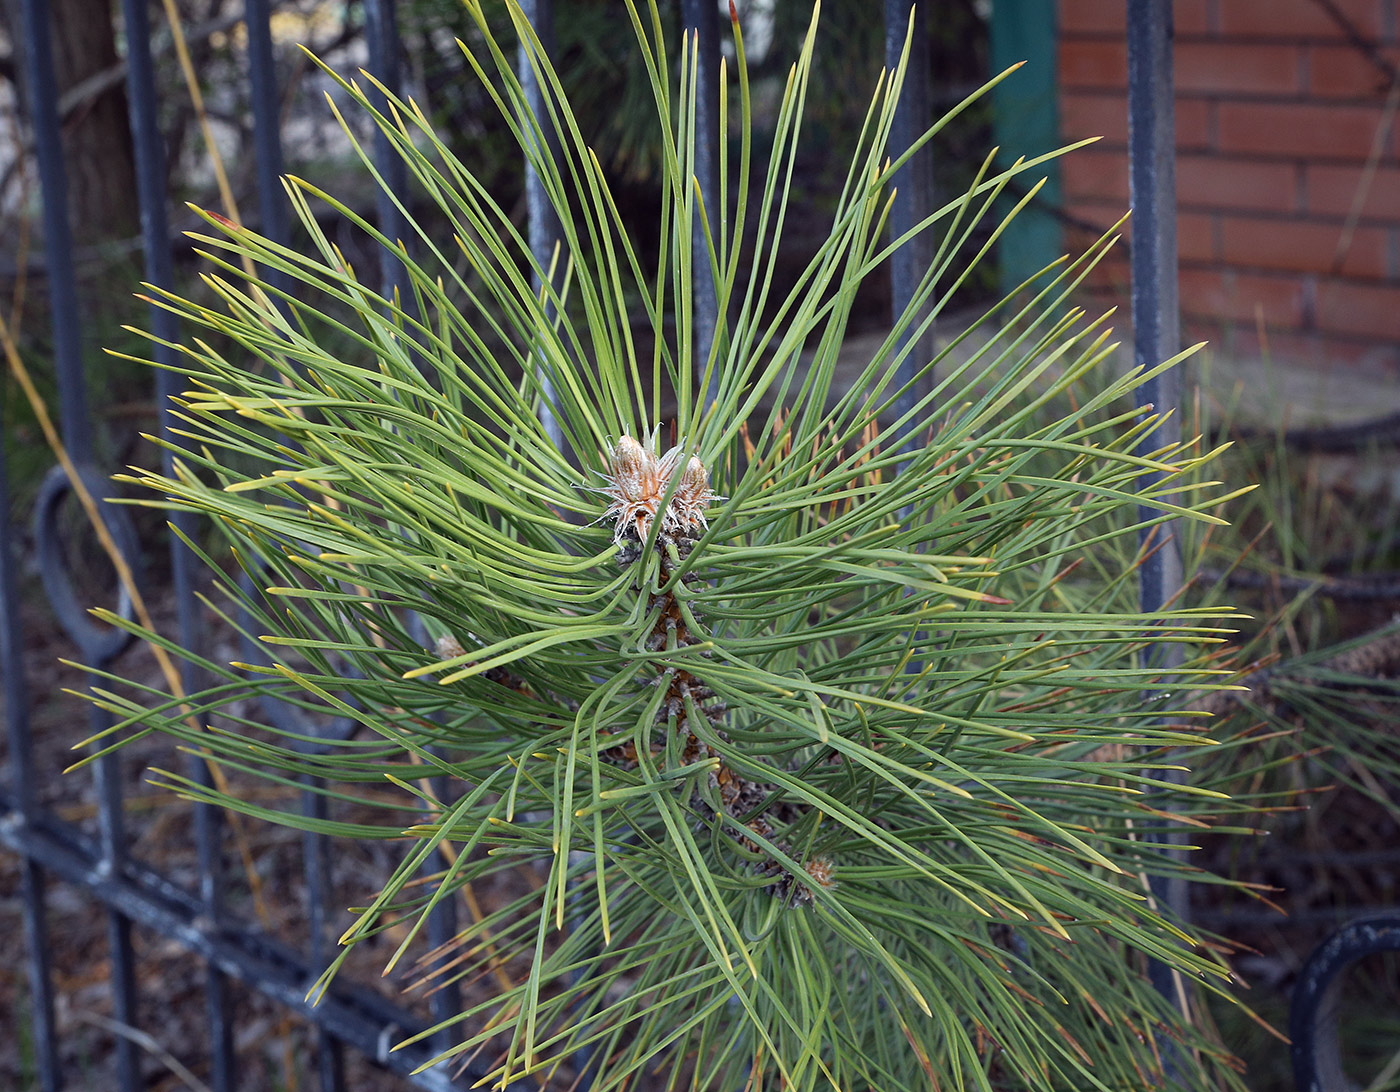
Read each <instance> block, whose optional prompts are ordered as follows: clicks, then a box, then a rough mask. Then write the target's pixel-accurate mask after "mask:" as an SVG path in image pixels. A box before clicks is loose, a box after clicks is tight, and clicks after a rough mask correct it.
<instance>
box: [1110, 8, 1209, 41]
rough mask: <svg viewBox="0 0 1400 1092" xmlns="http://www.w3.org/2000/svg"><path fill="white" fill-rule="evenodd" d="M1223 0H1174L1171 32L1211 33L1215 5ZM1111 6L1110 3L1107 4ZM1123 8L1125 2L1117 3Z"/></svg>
mask: <svg viewBox="0 0 1400 1092" xmlns="http://www.w3.org/2000/svg"><path fill="white" fill-rule="evenodd" d="M1224 2H1225V0H1176V2H1175V3H1174V4H1172V32H1173V33H1174V34H1175V35H1176V36H1177V37H1178V38H1180V37H1181V36H1182V35H1186V34H1211V33H1214V31H1215V30H1216V16H1215V11H1214V9H1215V7H1216V4H1217V3H1224ZM1109 6H1112V5H1109ZM1118 6H1119V7H1122V8H1125V9H1126V7H1127V5H1126V4H1119V5H1118Z"/></svg>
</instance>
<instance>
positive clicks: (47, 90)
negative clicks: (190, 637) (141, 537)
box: [21, 0, 139, 1092]
mask: <svg viewBox="0 0 1400 1092" xmlns="http://www.w3.org/2000/svg"><path fill="white" fill-rule="evenodd" d="M21 10H22V18H23V20H24V36H25V37H24V41H25V48H26V54H27V58H28V70H29V82H30V105H31V109H32V119H33V125H34V145H35V155H36V159H37V161H38V165H39V179H40V186H41V187H42V190H43V195H44V199H43V217H44V245H45V257H46V260H47V264H48V276H49V284H48V287H49V300H50V304H51V311H50V313H51V316H52V326H53V339H54V366H55V369H56V371H57V373H58V387H59V416H60V424H61V429H62V434H63V443H64V446H65V447H66V448H67V451H68V453H69V456H70V458H71V459H72V461H73V463H74V464H75V466H76V468H77V472H78V474H79V475H80V476H82V477H83V478H84V483H85V484H86V483H87V479H88V476H89V474H88V472H89V468H90V467H91V465H92V454H93V449H92V441H91V431H90V419H89V416H88V407H87V391H86V386H85V382H84V375H83V362H82V343H81V339H80V327H79V315H78V305H77V292H76V278H75V276H74V270H73V238H72V230H71V227H70V224H69V220H68V205H67V201H68V196H67V194H68V185H67V177H66V173H65V168H64V164H63V148H62V142H61V138H60V130H59V118H58V98H57V88H56V84H55V81H54V73H53V53H52V44H51V41H50V34H49V12H48V5H46V4H42V3H38V2H36V0H24V3H23V4H22V9H21ZM92 479H93V481H94V482H96V480H97V479H96V475H92ZM73 488H76V483H70V482H67V481H66V477H65V475H63V473H62V472H59V473H58V474H51V475H50V477H49V479H48V481H46V482H45V487H44V489H43V490H42V491H41V495H40V500H39V504H38V507H37V520H38V527H37V532H38V533H37V535H36V537H37V539H38V543H39V551H40V562H41V564H42V565H43V566H44V568H43V575H44V577H45V581H44V582H45V586H46V587H47V588H48V589H49V592H50V596H51V598H53V597H55V594H56V598H57V600H58V601H59V602H60V603H61V604H62V605H63V607H64V608H65V609H64V610H62V611H60V612H59V613H60V621H61V622H62V623H63V625H64V627H65V628H66V629H67V630H68V631H69V633H70V635H71V636H72V637H73V638H74V640H75V641H76V642H77V644H78V646H79V649H80V651H81V655H82V658H83V660H84V661H85V662H86V663H88V664H90V665H91V666H93V667H99V668H100V667H105V666H106V665H107V663H108V662H109V661H110V659H111V657H112V656H114V655H115V654H116V653H117V651H119V649H120V648H121V647H122V645H123V644H124V642H123V641H122V640H121V639H120V638H117V639H113V637H112V635H111V634H110V633H103V632H101V631H99V630H97V629H96V628H95V627H93V626H91V625H90V624H88V623H87V621H86V619H85V618H82V616H81V611H80V610H78V611H75V610H74V609H73V607H74V605H75V603H76V600H77V596H76V594H75V593H74V592H73V589H72V585H71V582H70V581H69V578H68V573H67V572H66V570H65V568H64V565H63V559H62V553H61V549H60V547H59V541H60V536H59V535H58V533H57V530H56V528H57V518H58V509H59V506H60V503H61V500H62V498H63V496H64V495H65V494H67V493H68V492H69V491H70V490H71V489H73ZM88 489H89V492H91V493H93V495H94V496H96V497H101V496H103V495H104V493H105V489H103V488H102V487H101V486H100V485H98V486H97V487H96V488H93V487H92V486H88ZM104 507H105V505H104ZM107 519H108V517H107V514H106V513H104V521H106V520H107ZM113 522H114V521H113ZM109 526H110V522H109ZM123 537H124V538H126V539H127V541H128V543H129V542H130V538H129V536H123ZM127 556H128V558H134V556H135V550H134V549H132V550H129V551H128V553H127ZM89 723H90V725H91V728H92V731H93V732H94V733H96V732H100V731H102V730H103V729H104V728H106V727H108V726H109V725H110V723H111V718H110V717H109V716H108V715H107V714H105V713H103V712H102V711H100V710H99V709H97V707H96V706H94V707H93V711H92V715H91V718H90V722H89ZM94 778H95V781H96V786H97V800H98V824H99V830H100V833H101V846H102V859H101V869H102V870H103V871H104V872H105V873H107V874H110V875H118V874H120V872H121V870H122V868H123V865H124V863H125V859H126V838H125V833H124V823H123V812H122V791H121V760H120V759H119V758H118V757H117V756H116V755H107V756H105V757H104V758H102V759H101V760H99V761H98V762H97V763H96V766H95V769H94ZM107 937H108V947H109V958H110V967H111V976H110V977H111V985H112V1015H113V1017H114V1018H115V1019H116V1020H117V1022H118V1023H122V1024H125V1025H127V1026H129V1027H132V1026H135V1022H136V973H135V957H134V954H133V952H132V947H131V922H130V920H129V919H128V918H126V917H125V916H124V915H122V914H121V913H120V912H118V911H117V910H115V909H110V910H109V911H108V914H107ZM116 1067H117V1078H118V1082H119V1085H120V1087H121V1088H122V1089H123V1092H134V1090H135V1089H136V1087H137V1082H138V1077H139V1059H138V1057H137V1054H136V1048H135V1044H133V1043H132V1042H131V1041H130V1040H129V1039H127V1038H126V1037H124V1036H120V1037H118V1039H117V1049H116ZM59 1079H60V1080H61V1078H59Z"/></svg>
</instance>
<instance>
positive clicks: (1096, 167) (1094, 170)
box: [1060, 145, 1128, 206]
mask: <svg viewBox="0 0 1400 1092" xmlns="http://www.w3.org/2000/svg"><path fill="white" fill-rule="evenodd" d="M1060 180H1061V184H1062V185H1063V187H1064V192H1065V197H1066V198H1068V199H1070V200H1074V199H1076V198H1080V197H1097V198H1107V199H1110V200H1116V201H1118V202H1119V203H1120V204H1122V205H1124V206H1126V205H1127V203H1128V156H1127V153H1126V152H1124V151H1121V150H1120V151H1100V150H1099V145H1094V146H1092V147H1089V148H1084V149H1081V150H1080V151H1077V152H1072V153H1070V154H1069V155H1067V156H1065V157H1064V158H1063V159H1061V160H1060Z"/></svg>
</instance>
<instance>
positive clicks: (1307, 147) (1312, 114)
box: [1218, 102, 1384, 161]
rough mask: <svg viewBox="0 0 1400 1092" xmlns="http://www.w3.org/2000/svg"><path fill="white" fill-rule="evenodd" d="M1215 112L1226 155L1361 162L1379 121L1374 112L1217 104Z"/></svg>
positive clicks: (1312, 106) (1300, 105)
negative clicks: (1299, 157) (1217, 115)
mask: <svg viewBox="0 0 1400 1092" xmlns="http://www.w3.org/2000/svg"><path fill="white" fill-rule="evenodd" d="M1218 109H1219V134H1220V136H1219V139H1220V150H1221V151H1222V152H1224V153H1226V154H1231V153H1234V154H1239V153H1245V154H1250V153H1252V154H1256V155H1272V156H1279V157H1283V156H1302V157H1315V158H1328V159H1337V160H1355V161H1362V160H1364V159H1365V158H1366V156H1367V154H1368V152H1369V151H1370V148H1371V140H1372V137H1373V136H1374V134H1375V131H1376V127H1377V125H1379V124H1381V123H1382V122H1383V120H1384V119H1383V117H1382V114H1383V112H1382V110H1381V108H1380V107H1379V106H1376V107H1369V106H1325V105H1320V104H1317V103H1290V104H1285V103H1268V102H1222V103H1221V104H1220V105H1219V108H1218Z"/></svg>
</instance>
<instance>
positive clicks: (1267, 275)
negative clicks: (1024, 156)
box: [1058, 0, 1400, 368]
mask: <svg viewBox="0 0 1400 1092" xmlns="http://www.w3.org/2000/svg"><path fill="white" fill-rule="evenodd" d="M1125 6H1126V5H1125V4H1124V3H1122V0H1059V24H1060V41H1059V58H1058V59H1059V79H1060V128H1061V133H1062V136H1063V137H1064V138H1065V139H1066V140H1077V139H1080V138H1082V137H1089V136H1102V137H1103V138H1104V139H1103V140H1102V141H1101V142H1100V143H1098V144H1096V145H1094V146H1093V147H1091V148H1087V149H1085V150H1083V151H1080V152H1076V153H1074V154H1072V155H1070V156H1069V157H1067V158H1066V159H1064V160H1062V161H1061V163H1062V170H1063V183H1064V199H1065V206H1066V211H1067V212H1068V213H1069V215H1070V216H1071V217H1072V218H1073V219H1075V220H1077V221H1083V222H1085V223H1087V224H1090V225H1098V226H1102V227H1106V226H1108V225H1109V224H1111V223H1113V222H1114V221H1115V220H1116V219H1117V218H1118V216H1119V215H1121V213H1122V211H1123V209H1124V208H1126V206H1127V201H1128V174H1127V158H1126V154H1127V91H1126V50H1125V47H1124V42H1123V34H1124V28H1123V21H1124V8H1125ZM1329 7H1333V8H1335V9H1336V10H1337V11H1339V12H1340V13H1341V14H1342V15H1343V16H1344V18H1345V20H1346V22H1347V23H1348V24H1349V26H1350V30H1348V28H1347V27H1344V26H1342V25H1341V24H1340V23H1339V22H1338V21H1337V20H1336V19H1335V18H1334V17H1333V16H1332V15H1331V14H1329V11H1328V8H1329ZM1174 13H1175V27H1176V48H1175V80H1176V92H1177V101H1176V111H1177V112H1176V127H1177V202H1178V209H1179V217H1180V220H1179V227H1178V231H1179V238H1178V250H1179V257H1180V261H1181V308H1182V313H1183V317H1184V319H1185V320H1186V326H1187V330H1188V332H1189V333H1190V334H1191V335H1192V336H1202V337H1211V338H1215V339H1217V340H1219V339H1220V338H1222V337H1224V338H1225V340H1226V342H1227V344H1228V343H1230V342H1234V343H1235V347H1237V348H1248V347H1257V343H1258V340H1259V339H1260V337H1261V336H1262V337H1263V338H1265V339H1267V341H1268V346H1269V351H1270V352H1272V353H1274V354H1276V355H1288V356H1291V357H1300V356H1308V357H1315V358H1317V359H1319V360H1327V361H1336V362H1344V361H1346V360H1348V359H1357V358H1364V359H1368V360H1370V361H1373V362H1380V363H1384V364H1390V365H1394V366H1396V367H1397V368H1400V112H1397V110H1396V106H1397V104H1400V91H1396V92H1393V93H1392V91H1391V82H1392V74H1393V73H1394V72H1395V71H1396V70H1397V69H1400V38H1397V35H1400V26H1398V25H1397V24H1400V0H1326V2H1324V0H1176V3H1175V7H1174ZM1358 39H1359V40H1360V42H1361V43H1364V45H1359V44H1358V41H1357V40H1358ZM1368 51H1369V52H1371V53H1372V54H1374V55H1373V56H1368ZM1386 66H1389V71H1387V68H1386ZM1373 155H1374V156H1375V159H1374V161H1373V162H1372V161H1371V160H1372V156H1373ZM1073 234H1077V235H1078V236H1079V238H1078V239H1077V240H1075V241H1077V242H1079V243H1082V242H1084V241H1085V236H1086V235H1087V231H1084V230H1079V229H1076V230H1075V231H1074V232H1073ZM1126 282H1127V264H1126V255H1124V254H1120V255H1118V256H1117V257H1116V258H1115V259H1114V261H1113V262H1111V263H1109V264H1108V265H1107V266H1106V267H1105V269H1104V270H1103V272H1102V274H1101V275H1100V277H1099V284H1100V287H1103V288H1108V289H1110V290H1115V291H1116V290H1119V289H1121V286H1122V285H1124V284H1126Z"/></svg>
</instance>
